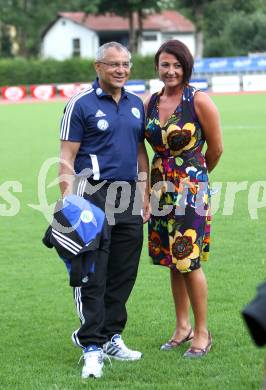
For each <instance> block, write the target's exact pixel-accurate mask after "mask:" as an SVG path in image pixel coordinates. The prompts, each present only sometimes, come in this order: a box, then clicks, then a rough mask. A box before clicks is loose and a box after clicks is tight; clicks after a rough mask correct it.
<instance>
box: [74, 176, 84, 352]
mask: <svg viewBox="0 0 266 390" xmlns="http://www.w3.org/2000/svg"><path fill="white" fill-rule="evenodd" d="M86 183H87V179H86V178H83V179H81V180H80V181H79V183H78V187H77V195H79V196H83V194H84V192H85V188H86ZM74 300H75V304H76V309H77V314H78V317H79V319H80V322H81V325H83V324H84V323H85V318H84V315H83V312H82V306H83V305H82V301H81V287H74ZM79 329H80V328H78V329H77V330H75V332H73V334H72V341H73V343H74V344H76V345H77V346H78V347H81V348H85V347H84V346H83V345H82V344H81V343H80V341H79V338H78V331H79Z"/></svg>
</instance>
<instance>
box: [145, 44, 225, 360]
mask: <svg viewBox="0 0 266 390" xmlns="http://www.w3.org/2000/svg"><path fill="white" fill-rule="evenodd" d="M155 67H156V69H157V71H158V74H159V77H160V79H161V80H162V81H163V83H164V88H163V89H162V91H161V92H158V93H155V94H153V95H152V96H151V97H150V98H149V99H148V100H147V101H146V113H147V120H146V139H147V141H148V142H149V143H150V145H151V146H152V148H153V150H154V152H155V154H154V158H153V161H152V167H151V187H152V189H151V206H152V216H151V219H150V221H149V254H150V256H151V258H152V260H153V263H154V264H159V265H163V266H166V267H169V268H170V275H171V287H172V293H173V299H174V303H175V314H176V329H175V332H174V334H173V337H172V338H171V339H170V340H169V341H168V342H166V343H165V344H163V345H162V346H161V349H162V350H169V349H172V348H175V347H178V346H179V345H181V344H183V343H184V342H186V341H189V340H192V344H191V347H190V348H189V349H188V350H187V351H186V353H185V354H184V356H185V357H201V356H204V355H205V354H206V353H208V352H209V350H210V348H211V343H212V340H211V334H210V332H209V331H208V330H207V324H206V314H207V283H206V279H205V276H204V273H203V270H202V268H201V260H207V257H208V252H209V240H210V218H211V216H210V189H209V179H208V173H209V172H211V171H212V169H213V168H214V167H215V166H216V164H217V162H218V160H219V158H220V155H221V153H222V150H223V146H222V135H221V127H220V119H219V114H218V111H217V109H216V106H215V105H214V103H213V102H212V100H211V99H210V98H209V96H208V95H207V94H206V93H204V92H201V91H197V90H196V89H195V88H194V87H192V86H190V85H189V79H190V77H191V74H192V69H193V57H192V55H191V54H190V52H189V50H188V48H187V47H186V46H185V45H184V44H183V43H182V42H180V41H178V40H170V41H167V42H165V43H164V44H163V45H162V46H161V47H160V48H159V50H158V52H157V53H156V55H155ZM205 142H206V145H207V149H206V152H205V154H203V152H202V148H203V145H204V143H205ZM190 304H191V305H192V309H193V314H194V320H195V324H194V330H193V329H192V327H191V325H190V319H189V308H190Z"/></svg>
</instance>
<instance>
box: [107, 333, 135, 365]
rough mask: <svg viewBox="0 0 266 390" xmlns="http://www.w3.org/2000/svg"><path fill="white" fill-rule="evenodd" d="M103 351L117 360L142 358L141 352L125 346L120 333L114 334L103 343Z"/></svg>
mask: <svg viewBox="0 0 266 390" xmlns="http://www.w3.org/2000/svg"><path fill="white" fill-rule="evenodd" d="M103 352H104V354H106V355H107V356H109V357H111V358H114V359H117V360H139V359H141V358H142V353H141V352H139V351H132V350H131V349H129V348H127V346H126V345H125V343H124V341H123V339H122V337H121V335H120V334H115V335H114V336H113V337H112V338H111V340H110V341H107V343H105V344H104V346H103Z"/></svg>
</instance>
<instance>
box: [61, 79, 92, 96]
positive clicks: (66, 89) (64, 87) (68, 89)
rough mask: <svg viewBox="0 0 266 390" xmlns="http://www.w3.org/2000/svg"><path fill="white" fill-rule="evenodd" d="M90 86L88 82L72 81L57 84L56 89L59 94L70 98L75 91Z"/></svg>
mask: <svg viewBox="0 0 266 390" xmlns="http://www.w3.org/2000/svg"><path fill="white" fill-rule="evenodd" d="M87 88H91V84H89V83H72V84H58V85H57V90H58V91H59V95H60V96H62V97H66V98H71V97H72V96H73V95H75V93H78V92H81V91H83V90H84V89H87Z"/></svg>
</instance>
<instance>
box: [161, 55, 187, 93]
mask: <svg viewBox="0 0 266 390" xmlns="http://www.w3.org/2000/svg"><path fill="white" fill-rule="evenodd" d="M157 70H158V73H159V77H160V80H162V81H163V83H164V84H165V86H166V87H169V88H173V87H178V86H181V85H182V84H183V78H184V72H183V68H182V66H181V64H180V62H179V61H178V60H177V58H176V57H175V56H174V55H173V54H169V53H165V52H162V53H161V54H160V56H159V61H158V67H157Z"/></svg>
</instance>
